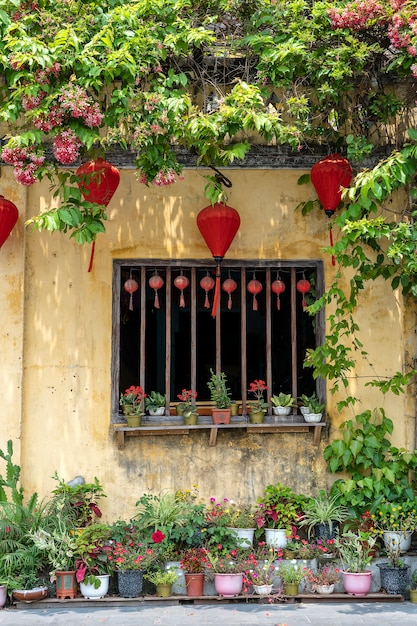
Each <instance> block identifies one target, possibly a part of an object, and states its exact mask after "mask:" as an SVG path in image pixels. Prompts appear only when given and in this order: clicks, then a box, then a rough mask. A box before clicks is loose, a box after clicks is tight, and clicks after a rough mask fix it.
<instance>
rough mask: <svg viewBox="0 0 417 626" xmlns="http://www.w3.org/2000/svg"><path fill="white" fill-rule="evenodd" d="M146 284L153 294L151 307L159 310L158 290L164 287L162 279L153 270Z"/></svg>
mask: <svg viewBox="0 0 417 626" xmlns="http://www.w3.org/2000/svg"><path fill="white" fill-rule="evenodd" d="M148 283H149V287H150V288H151V289H153V290H154V292H155V298H154V301H153V305H154V307H155V309H159V296H158V289H161V287H163V286H164V279H163V278H162V276H160V275H159V274H158V272H157V271H156V270H155V272H154V274H153V276H151V277H150V279H149V281H148Z"/></svg>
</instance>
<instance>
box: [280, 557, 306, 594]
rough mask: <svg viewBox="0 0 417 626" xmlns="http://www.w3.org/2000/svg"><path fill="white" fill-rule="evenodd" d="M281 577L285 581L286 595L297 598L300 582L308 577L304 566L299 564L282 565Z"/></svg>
mask: <svg viewBox="0 0 417 626" xmlns="http://www.w3.org/2000/svg"><path fill="white" fill-rule="evenodd" d="M279 575H280V576H281V578H282V580H283V581H284V593H285V595H286V596H296V595H297V594H298V587H299V585H300V582H301V581H302V580H303V578H304V576H306V571H305V569H304V567H303V566H302V565H298V564H297V563H282V564H281V566H280V569H279Z"/></svg>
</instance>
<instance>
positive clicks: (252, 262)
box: [111, 258, 326, 423]
mask: <svg viewBox="0 0 417 626" xmlns="http://www.w3.org/2000/svg"><path fill="white" fill-rule="evenodd" d="M224 265H225V266H226V267H227V268H235V269H236V270H240V271H241V273H242V277H243V276H244V275H245V273H246V270H247V269H248V268H249V269H250V270H252V269H254V268H255V269H256V268H257V267H259V269H260V270H265V269H268V268H269V269H271V268H272V269H273V270H280V269H282V270H287V271H288V269H291V277H292V278H291V287H290V298H291V300H292V304H291V310H295V302H296V298H297V297H299V296H300V294H298V293H297V291H296V287H295V282H296V281H295V278H296V273H297V271H300V270H302V269H313V270H315V272H316V286H315V287H316V290H317V293H318V295H319V296H320V295H321V294H322V293H323V291H324V264H323V261H322V260H319V259H293V260H281V259H244V260H243V259H232V260H229V259H228V260H227V262H224ZM132 266H133V267H134V266H136V267H137V268H138V270H140V271H141V281H140V287H139V289H140V299H141V302H145V301H146V285H147V281H146V272H147V271H149V269H158V267H163V268H166V270H167V272H168V274H171V273H172V270H175V269H181V268H182V269H189V270H192V268H195V270H197V269H206V268H210V267H213V268H214V263H213V259H207V258H205V259H150V258H142V259H137V258H132V259H113V278H112V362H111V383H112V386H111V422H112V423H118V422H119V421H120V415H119V377H120V323H121V315H120V313H121V307H120V299H121V273H122V269H123V268H124V267H129V268H130V267H132ZM191 273H192V272H191ZM192 274H193V273H192ZM167 278H168V276H167ZM242 282H243V281H242ZM190 288H191V301H192V302H194V303H195V301H196V297H195V294H196V289H197V285H196V280H195V279H194V280H193V276H192V277H191V281H190ZM165 289H166V299H167V302H168V301H171V290H172V281H171V280H168V279H167V280H166V285H165ZM265 294H266V296H265V297H266V305H267V307H269V306H270V300H271V298H272V297H273V296H274V294H273V293H272V291H271V285H270V281H268V283H267V284H266V285H265ZM241 297H242V299H243V301H244V302H246V299H247V298H248V295H247V294H246V292H245V291H244V290H242V293H241ZM249 297H250V296H249ZM144 318H145V316H141V322H140V324H141V330H140V332H141V335H144V332H145V328H144V324H145V319H144ZM241 319H242V326H244V322H245V308H244V307H243V306H242V318H241ZM195 323H196V321H195V316H194V319H193V316H192V315H191V333H193V330H195V329H194V328H193V327H194V326H195ZM215 323H216V335H217V333H219V332H220V318H219V316H217V318H216V322H215ZM291 323H292V325H293V324H294V323H295V322H294V317H293V316H292V322H291ZM267 324H268V322H267ZM269 325H270V320H269ZM315 325H316V328H315V338H316V346H317V345H320V344H321V343H322V342H323V340H324V335H325V311H324V309H321V310H320V311H319V312H318V313H317V314H316V316H315ZM294 332H295V328H292V333H294ZM268 336H269V338H270V337H271V329H270V327H269V329H268V328H267V337H268ZM267 341H268V339H267ZM216 342H217V340H216ZM140 349H141V350H142V351H143V355H142V357H143V358H141V359H140V369H139V379H140V380H139V384H143V382H144V380H145V358H144V356H145V354H144V349H145V344H144V342H143V343H142V344H141V347H140ZM294 350H295V352H296V346H295V347H294V346H293V347H292V356H293V365H292V370H293V372H292V374H294V371H295V372H296V370H297V358H296V354H295V353H294ZM269 351H270V350H269ZM267 352H268V348H267ZM168 358H169V354H168V353H167V356H166V359H167V360H168ZM195 359H196V357H195V353H194V354H192V355H191V372H192V373H191V376H192V377H193V376H195V372H196V362H195ZM220 359H221V354H220V352H219V351H216V363H215V366H216V370H217V371H220V367H221V362H220ZM244 359H246V351H245V348H244V346H242V355H241V362H243V360H244ZM266 372H267V375H266V381H267V383H268V382H270V381H271V380H272V370H271V359H267V364H266ZM168 377H169V372H167V373H166V380H167V379H168ZM194 380H195V379H194ZM292 380H293V390H292V393H293V394H294V389H296V381H294V375H292ZM247 382H248V381H246V380H245V376H244V374H243V371H242V402H243V411H244V412H245V409H246V390H247ZM192 385H193V378H192V382H191V388H195V386H194V387H193V386H192ZM294 385H295V387H294ZM166 388H167V389H168V388H169V385H168V384H166ZM316 393H317V395H318V396H319V398H320V399H321V400H322V401H323V402H325V394H326V387H325V381H324V380H323V379H321V378H318V379H317V380H316ZM269 398H270V392H269V391H268V396H267V399H268V401H269ZM172 402H175V398H170V397H169V394H168V397H167V404H168V406H169V404H170V403H172Z"/></svg>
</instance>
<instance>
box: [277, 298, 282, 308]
mask: <svg viewBox="0 0 417 626" xmlns="http://www.w3.org/2000/svg"><path fill="white" fill-rule="evenodd" d="M277 309H278V311H281V300H280V299H279V294H278V295H277Z"/></svg>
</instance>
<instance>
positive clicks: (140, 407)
mask: <svg viewBox="0 0 417 626" xmlns="http://www.w3.org/2000/svg"><path fill="white" fill-rule="evenodd" d="M145 398H146V393H145V392H144V391H143V389H142V387H140V386H139V385H136V386H135V385H132V386H131V387H128V388H127V389H126V391H125V392H124V393H123V394H121V395H120V406H121V407H122V409H123V414H124V415H125V417H126V420H127V425H128V426H130V427H138V426H140V425H141V423H142V417H143V415H144V414H145V408H144V404H145Z"/></svg>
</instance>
